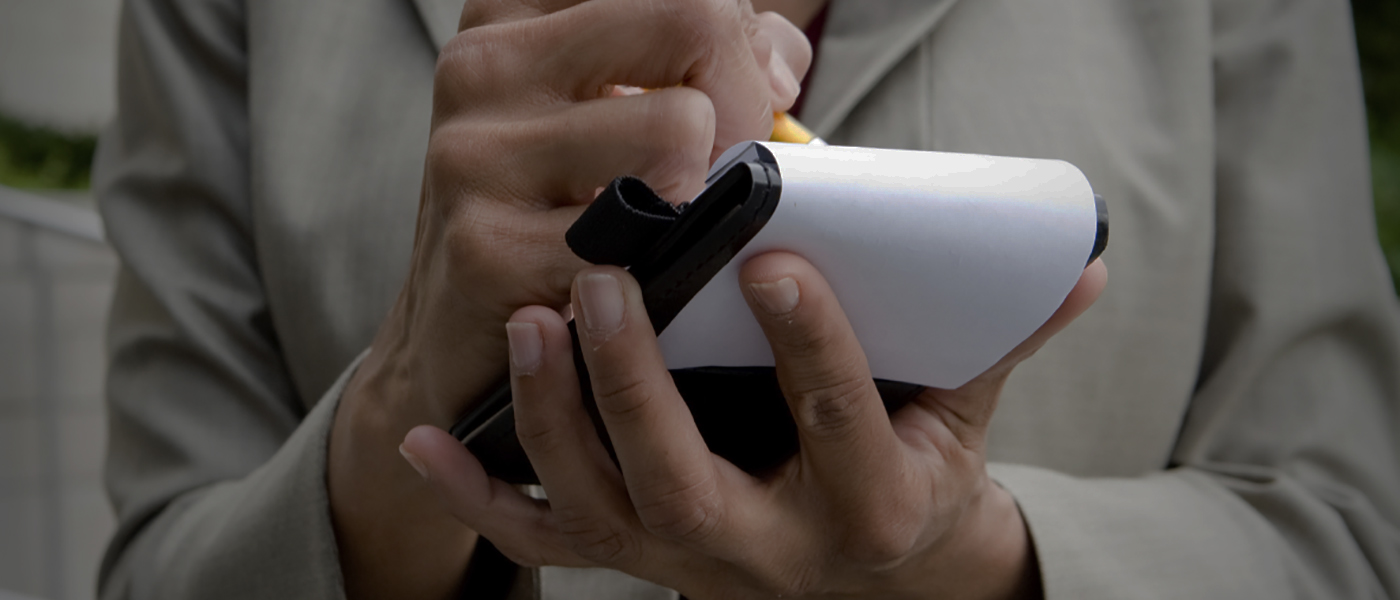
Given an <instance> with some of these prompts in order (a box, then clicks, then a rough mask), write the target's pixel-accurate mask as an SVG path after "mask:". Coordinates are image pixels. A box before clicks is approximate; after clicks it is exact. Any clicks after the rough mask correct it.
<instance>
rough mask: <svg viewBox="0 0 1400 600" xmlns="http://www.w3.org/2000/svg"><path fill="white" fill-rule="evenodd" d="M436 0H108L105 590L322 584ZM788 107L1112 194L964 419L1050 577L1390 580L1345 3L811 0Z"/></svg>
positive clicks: (880, 141)
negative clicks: (993, 411)
mask: <svg viewBox="0 0 1400 600" xmlns="http://www.w3.org/2000/svg"><path fill="white" fill-rule="evenodd" d="M461 3H462V0H302V1H298V2H288V1H285V0H204V1H202V2H177V1H175V0H128V1H127V2H126V6H125V8H124V11H123V17H122V21H121V29H122V33H121V45H120V47H121V54H120V65H121V66H120V93H119V98H120V99H119V109H118V113H119V114H118V117H117V120H116V122H115V123H114V124H113V126H112V127H111V129H110V130H109V131H108V132H107V134H106V135H105V136H104V138H103V140H102V144H101V148H100V156H99V159H98V167H97V168H98V174H97V181H98V186H99V190H100V191H99V195H100V198H101V204H102V210H103V214H104V216H105V218H106V223H107V228H108V234H109V236H110V238H111V240H112V242H113V244H114V245H115V247H116V248H117V249H118V251H119V252H120V254H121V256H122V259H123V261H124V262H123V265H124V266H123V269H122V272H121V275H120V281H119V283H118V291H117V294H116V300H115V303H114V305H113V307H112V321H111V328H110V342H109V343H110V357H111V362H110V373H109V381H108V395H109V398H110V415H111V416H110V419H111V448H110V456H109V460H108V470H107V484H108V488H109V490H110V493H111V496H112V500H113V502H114V504H115V505H116V508H117V511H118V513H119V517H120V522H121V525H120V530H119V532H118V533H117V535H116V537H115V539H114V540H113V541H112V545H111V549H110V551H109V553H108V555H107V558H106V561H105V562H104V565H103V569H102V596H103V597H104V598H109V599H116V598H207V599H224V598H228V599H234V598H238V599H250V598H339V597H341V596H343V591H342V588H341V584H340V571H339V566H338V563H337V558H336V545H335V541H334V533H333V531H332V529H331V525H330V520H329V517H328V513H327V495H326V490H325V486H324V481H325V441H326V435H327V430H328V427H329V424H330V422H331V416H332V414H333V411H334V410H335V405H336V401H337V398H338V394H339V389H340V387H339V385H338V383H337V382H338V380H339V381H343V380H344V377H345V374H346V373H347V367H349V366H350V365H351V364H352V362H353V361H354V359H355V357H356V356H357V355H359V354H360V353H361V352H362V351H364V350H365V348H366V346H367V344H368V343H369V342H370V340H371V337H372V334H373V333H374V331H375V329H376V327H377V324H378V323H379V321H380V320H381V318H382V317H383V316H384V315H385V313H386V311H387V310H388V307H389V306H390V303H391V302H392V301H393V299H394V297H395V294H396V292H397V290H398V288H399V286H400V284H401V282H402V279H403V277H404V274H405V270H406V267H407V265H408V254H409V250H410V245H411V240H412V236H413V229H414V228H413V224H414V216H415V213H416V209H417V199H418V191H419V178H420V173H421V169H422V160H423V155H424V150H425V146H426V140H427V133H428V120H429V110H430V90H431V85H432V76H433V66H434V57H435V54H436V50H437V48H438V47H440V45H441V44H443V42H444V41H445V40H447V39H448V38H449V37H450V36H451V35H452V34H453V33H454V26H455V23H456V20H457V14H458V12H459V10H460V6H461ZM810 94H811V98H810V101H809V103H808V105H807V108H806V113H805V115H804V119H805V120H806V121H807V122H808V123H809V124H810V125H812V126H814V127H815V128H816V129H817V130H818V131H819V132H820V133H821V134H823V135H825V136H827V137H828V139H829V140H831V141H833V142H837V143H846V144H856V145H869V146H886V147H900V148H926V149H939V150H950V151H959V152H983V153H992V154H1005V155H1019V156H1035V157H1053V158H1060V159H1065V160H1068V161H1071V162H1073V163H1074V164H1076V165H1078V166H1079V167H1080V168H1081V169H1083V171H1084V172H1085V173H1086V174H1087V175H1088V176H1089V179H1090V180H1091V181H1092V182H1093V184H1094V186H1095V188H1096V190H1097V191H1098V192H1100V193H1102V194H1103V195H1105V196H1106V197H1107V198H1108V201H1109V204H1110V212H1111V213H1112V218H1113V232H1112V242H1111V244H1110V245H1109V249H1108V253H1107V254H1106V255H1105V260H1106V261H1107V263H1108V264H1109V267H1110V270H1111V282H1110V284H1109V287H1108V290H1107V292H1106V293H1105V294H1104V296H1103V297H1102V299H1101V300H1100V301H1099V303H1098V304H1097V305H1096V306H1095V307H1094V308H1093V309H1092V310H1090V311H1089V312H1088V313H1087V314H1086V315H1085V316H1084V317H1083V318H1081V319H1080V320H1079V321H1078V322H1076V323H1075V324H1074V325H1073V326H1072V327H1071V328H1070V329H1069V330H1067V331H1065V332H1064V333H1063V334H1061V335H1060V336H1058V337H1057V338H1055V339H1054V341H1052V342H1051V343H1050V345H1049V346H1047V347H1046V348H1045V349H1044V350H1042V351H1041V352H1040V353H1039V354H1038V355H1037V356H1036V357H1035V358H1034V359H1032V360H1031V361H1029V362H1027V363H1026V364H1024V365H1022V366H1021V367H1020V368H1019V369H1018V370H1017V372H1016V374H1015V376H1014V377H1013V379H1012V382H1011V384H1010V385H1009V387H1008V389H1007V390H1006V394H1005V397H1004V398H1003V400H1002V404H1001V408H1000V410H999V412H998V414H997V417H996V421H995V423H994V425H993V429H992V443H991V449H990V454H991V457H992V459H993V460H994V461H995V464H994V465H993V466H992V467H991V469H992V473H993V475H994V477H995V478H996V479H997V480H998V481H999V482H1000V483H1001V484H1002V485H1004V486H1005V487H1007V488H1008V489H1010V490H1011V491H1012V493H1013V494H1014V495H1015V496H1016V498H1017V500H1018V501H1019V502H1020V505H1021V508H1022V510H1023V511H1024V513H1025V515H1026V518H1027V521H1028V523H1029V525H1030V529H1031V532H1032V535H1033V538H1034V541H1035V547H1036V551H1037V556H1038V559H1039V561H1040V568H1041V571H1042V573H1043V577H1044V585H1045V591H1046V594H1047V596H1048V597H1050V598H1136V597H1143V598H1148V597H1182V598H1270V599H1273V598H1290V597H1310V598H1362V597H1368V598H1373V597H1385V596H1389V597H1400V441H1397V435H1396V434H1397V431H1400V368H1397V366H1400V318H1398V317H1400V312H1397V304H1396V300H1395V297H1394V295H1393V292H1392V290H1391V288H1390V285H1389V282H1388V280H1387V277H1386V271H1385V269H1384V264H1383V262H1382V258H1381V255H1380V253H1379V251H1378V247H1377V243H1376V239H1375V235H1374V233H1373V231H1374V227H1373V222H1372V217H1371V204H1370V188H1369V186H1368V181H1369V177H1368V170H1367V153H1366V139H1365V128H1364V119H1363V112H1362V104H1361V98H1360V94H1359V84H1358V77H1357V67H1356V56H1355V51H1354V44H1353V40H1352V28H1351V23H1350V17H1349V14H1348V11H1347V5H1346V3H1344V2H1340V1H1339V0H1333V1H1330V2H1329V1H1315V2H1284V1H1282V0H1218V1H1211V0H1178V1H1176V2H1170V3H1155V2H1134V1H1127V0H1120V1H1116V2H1115V1H1109V0H1063V1H1060V2H1021V1H1017V0H960V1H955V0H881V1H864V2H862V1H857V0H836V1H835V3H834V6H833V8H832V12H831V15H830V20H829V22H828V26H827V35H826V38H825V40H824V42H823V46H822V48H821V54H820V56H819V58H818V62H817V67H816V73H815V77H814V80H813V82H812V84H811V89H810ZM590 577H592V575H590ZM599 577H600V578H597V579H595V581H594V583H597V588H598V589H599V590H601V591H599V592H598V597H621V596H622V594H623V592H622V591H621V588H618V587H610V586H625V585H627V584H626V583H625V582H620V580H613V579H610V578H609V577H608V576H607V575H601V576H599ZM600 582H601V583H600ZM546 587H547V586H546ZM609 590H611V591H609ZM629 593H630V592H629ZM637 593H638V594H641V595H646V594H654V593H655V590H650V591H645V590H644V591H639V592H637ZM580 595H581V593H580ZM574 597H579V596H574ZM638 597H641V596H638Z"/></svg>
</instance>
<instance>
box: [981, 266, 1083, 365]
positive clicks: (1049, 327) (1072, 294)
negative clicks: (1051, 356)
mask: <svg viewBox="0 0 1400 600" xmlns="http://www.w3.org/2000/svg"><path fill="white" fill-rule="evenodd" d="M1107 285H1108V267H1107V266H1106V265H1105V264H1104V262H1103V259H1101V258H1100V259H1096V260H1094V262H1092V263H1089V266H1087V267H1085V268H1084V272H1083V273H1081V274H1080V275H1079V281H1078V282H1076V283H1075V284H1074V288H1072V289H1071V290H1070V291H1069V295H1067V296H1065V299H1064V301H1062V302H1061V303H1060V307H1059V308H1058V309H1056V310H1055V312H1054V314H1052V315H1050V318H1049V319H1047V320H1046V321H1045V323H1044V324H1042V325H1041V326H1040V328H1039V329H1037V330H1036V331H1035V333H1032V334H1031V336H1030V337H1028V338H1026V340H1025V341H1023V342H1021V343H1020V344H1018V345H1017V346H1016V348H1015V349H1013V350H1012V351H1011V352H1008V353H1007V354H1006V356H1004V357H1002V359H1001V360H1000V361H998V362H997V364H996V366H994V367H992V368H991V369H989V370H988V375H989V376H996V375H998V374H1001V375H1003V378H1004V375H1005V374H1007V373H1009V372H1010V370H1011V368H1012V367H1015V366H1016V365H1018V364H1020V363H1021V362H1022V361H1024V360H1026V359H1027V358H1030V357H1031V355H1033V354H1035V352H1036V351H1037V350H1039V349H1040V348H1041V347H1043V346H1045V343H1046V342H1048V341H1050V338H1052V337H1054V336H1055V334H1057V333H1059V332H1061V331H1063V330H1064V329H1065V328H1066V327H1069V324H1070V323H1073V322H1074V320H1075V319H1077V318H1079V315H1082V314H1084V311H1086V310H1089V307H1090V306H1093V304H1094V302H1095V301H1097V300H1098V299H1099V295H1100V294H1102V293H1103V290H1104V287H1105V286H1107ZM979 379H981V377H979Z"/></svg>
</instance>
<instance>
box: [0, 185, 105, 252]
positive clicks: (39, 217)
mask: <svg viewBox="0 0 1400 600" xmlns="http://www.w3.org/2000/svg"><path fill="white" fill-rule="evenodd" d="M0 218H8V219H13V220H16V221H20V222H22V223H27V224H29V225H33V226H35V227H40V228H43V229H48V230H50V231H57V232H59V233H64V234H67V235H71V236H73V237H76V238H80V239H84V240H88V241H93V242H98V243H102V242H104V241H105V240H106V236H105V235H104V234H103V231H102V218H101V217H99V216H98V215H97V211H94V210H92V209H88V208H82V207H79V206H73V205H70V204H68V203H66V202H60V201H58V200H50V199H48V198H44V197H42V196H38V195H35V194H32V193H30V192H25V191H23V190H17V189H14V188H10V187H5V186H3V185H0Z"/></svg>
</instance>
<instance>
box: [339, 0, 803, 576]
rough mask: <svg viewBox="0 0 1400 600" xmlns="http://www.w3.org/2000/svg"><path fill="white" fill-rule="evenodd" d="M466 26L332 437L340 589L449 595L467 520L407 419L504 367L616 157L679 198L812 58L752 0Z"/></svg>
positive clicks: (761, 121)
mask: <svg viewBox="0 0 1400 600" xmlns="http://www.w3.org/2000/svg"><path fill="white" fill-rule="evenodd" d="M460 25H461V27H460V29H461V31H460V33H458V35H457V36H456V37H455V38H453V40H452V41H451V42H449V43H448V45H447V46H446V47H445V48H444V49H443V50H442V53H441V55H440V57H439V60H438V66H437V71H436V76H435V79H434V90H433V119H432V132H431V135H430V139H429V145H428V155H427V165H426V168H425V170H424V176H423V188H422V195H421V198H420V205H419V213H418V223H417V232H416V236H415V240H414V248H413V254H412V262H411V264H410V268H409V274H408V277H407V280H406V282H405V283H404V287H403V289H402V291H401V293H400V295H399V298H398V300H397V302H396V304H395V306H394V308H393V309H392V310H391V312H390V314H389V316H388V317H387V318H386V320H385V322H384V323H383V324H382V325H381V327H380V330H379V332H378V334H377V336H376V338H375V340H374V344H373V351H372V352H371V353H370V355H369V356H368V357H367V358H366V360H365V361H364V362H363V363H362V364H361V366H360V368H359V370H358V371H357V373H356V374H355V377H354V378H353V379H352V381H351V383H350V385H349V386H348V387H347V390H346V392H345V394H344V396H343V397H342V399H341V404H340V407H339V409H338V411H337V414H336V420H335V425H334V428H333V430H332V434H331V441H330V451H329V467H328V471H329V474H328V478H329V489H330V496H331V508H332V514H333V518H334V522H335V527H336V532H337V542H338V544H339V546H340V551H341V562H342V567H343V572H344V574H345V577H346V586H347V591H348V592H349V593H350V595H351V597H375V596H379V595H393V596H397V597H434V596H443V595H446V594H448V593H449V592H450V591H451V590H452V589H453V587H454V586H455V585H456V583H457V582H458V581H459V579H460V575H461V568H462V566H463V565H464V564H465V560H466V557H467V556H469V555H470V552H471V548H472V545H473V544H474V539H475V537H474V534H472V533H471V532H470V531H468V530H466V529H465V528H463V527H461V526H460V525H459V524H458V523H457V521H455V520H453V518H452V517H451V516H450V515H448V514H447V513H446V512H445V511H443V510H442V509H441V507H440V505H438V504H437V503H436V501H435V500H434V499H433V498H432V497H431V495H430V493H429V491H428V488H427V486H425V485H423V484H422V481H421V479H419V478H418V477H417V476H416V475H415V474H414V473H412V472H411V471H410V470H409V469H405V468H404V462H403V460H402V459H401V458H399V456H398V453H397V452H396V447H397V446H398V443H399V441H400V440H402V439H403V437H404V434H405V433H406V432H407V431H408V430H409V429H410V428H412V427H413V426H416V425H421V424H432V425H436V426H438V427H443V428H446V427H448V426H450V425H451V424H452V422H453V421H454V420H455V419H456V418H457V417H458V416H459V415H461V414H462V413H463V412H465V410H467V409H468V408H469V407H470V404H471V401H472V399H474V398H477V397H479V396H481V395H482V394H483V393H484V392H486V391H487V390H488V389H489V387H490V386H491V385H492V384H494V383H495V382H496V381H497V380H498V379H499V378H501V377H502V376H503V375H504V374H505V372H506V356H507V350H506V340H505V327H504V325H505V323H506V321H507V319H508V318H509V317H510V315H511V314H512V313H514V312H515V311H516V310H517V309H519V308H520V307H523V306H530V305H542V306H549V307H555V308H557V309H562V308H563V307H565V306H566V305H567V304H568V302H569V287H570V284H571V282H572V280H573V277H574V274H575V273H576V272H577V271H578V270H579V269H580V268H582V267H584V266H585V263H584V262H583V261H581V260H580V259H578V258H576V257H575V256H573V254H572V253H571V252H570V251H569V250H568V248H567V247H566V246H565V244H564V232H565V230H567V228H568V227H569V225H570V224H572V222H573V221H574V219H575V218H576V217H577V216H578V214H579V213H580V212H582V210H583V207H584V206H585V205H586V204H587V203H588V202H590V201H591V200H592V199H593V198H594V196H595V195H596V193H597V190H598V189H599V188H601V187H602V186H604V185H606V184H607V183H608V182H609V181H611V180H612V179H613V178H614V177H616V176H618V175H623V174H628V175H634V176H637V177H640V178H641V179H643V180H645V181H647V182H648V183H649V184H650V185H651V186H652V187H653V188H655V189H656V190H657V191H658V192H659V193H660V194H661V195H662V197H664V198H667V199H668V200H671V201H673V202H680V201H684V200H689V199H690V198H692V197H693V196H694V195H695V194H696V193H698V192H699V191H700V190H701V188H702V187H703V181H704V176H705V172H706V170H707V168H708V166H709V163H710V161H711V160H713V159H714V158H716V157H717V156H718V155H719V153H720V152H722V151H723V150H724V149H726V148H728V147H729V146H730V145H732V144H735V143H738V142H740V141H743V140H746V139H766V138H767V136H768V133H769V132H770V131H771V128H772V114H773V112H774V111H775V110H785V109H787V108H788V107H790V106H791V104H792V102H793V100H795V98H796V95H797V91H798V86H797V81H798V80H800V78H801V76H802V75H803V74H804V73H805V71H806V69H807V66H808V65H809V63H810V57H811V50H810V48H809V47H808V45H807V42H806V39H805V38H804V37H803V35H802V33H801V32H800V31H798V30H797V28H796V27H794V26H793V25H791V24H790V23H788V22H787V21H786V20H785V19H783V18H782V17H780V16H777V15H775V14H772V13H765V14H762V15H757V14H755V13H754V12H753V9H752V7H751V6H750V4H749V2H748V1H747V0H739V1H736V0H684V1H682V0H675V1H668V2H664V3H662V2H652V1H649V0H588V1H582V0H535V1H533V2H520V1H519V0H472V1H470V2H468V3H467V7H466V9H465V10H464V13H463V15H462V20H461V24H460ZM615 85H628V86H636V87H643V88H651V89H653V90H656V91H653V92H650V93H647V94H641V95H632V96H615V95H614V94H613V93H612V92H613V86H615Z"/></svg>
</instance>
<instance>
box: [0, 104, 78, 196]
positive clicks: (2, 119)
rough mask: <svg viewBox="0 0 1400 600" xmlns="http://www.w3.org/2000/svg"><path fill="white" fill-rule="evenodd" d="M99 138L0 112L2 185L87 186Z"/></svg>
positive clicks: (0, 169)
mask: <svg viewBox="0 0 1400 600" xmlns="http://www.w3.org/2000/svg"><path fill="white" fill-rule="evenodd" d="M96 149H97V138H95V137H93V136H90V135H70V134H65V133H62V132H59V131H55V130H52V129H49V128H46V127H35V126H32V125H27V124H25V123H21V122H20V121H17V120H15V119H12V118H10V117H7V116H4V115H0V185H7V186H10V187H16V188H29V189H84V188H86V187H88V181H89V173H90V172H91V171H92V154H93V152H94V151H95V150H96Z"/></svg>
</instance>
